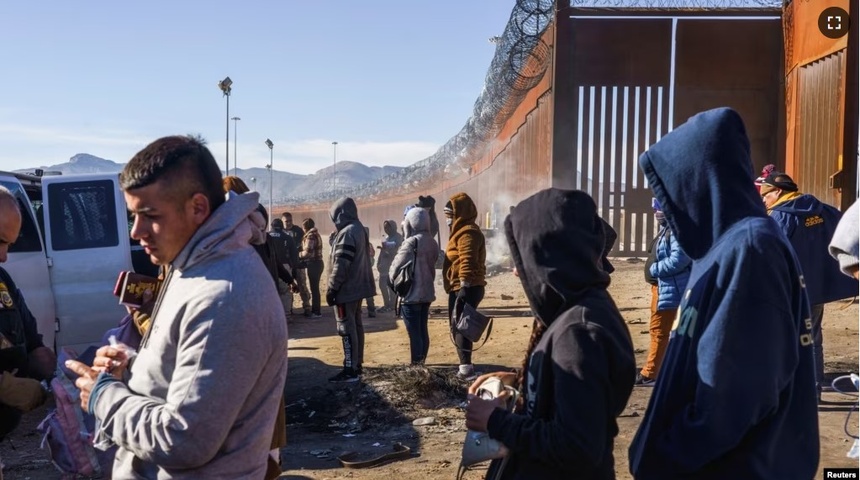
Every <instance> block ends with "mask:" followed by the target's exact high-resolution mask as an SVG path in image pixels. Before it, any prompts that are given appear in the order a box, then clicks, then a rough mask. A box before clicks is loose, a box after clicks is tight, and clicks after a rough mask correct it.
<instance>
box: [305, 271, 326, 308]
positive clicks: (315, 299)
mask: <svg viewBox="0 0 860 480" xmlns="http://www.w3.org/2000/svg"><path fill="white" fill-rule="evenodd" d="M322 273H323V261H322V260H314V261H312V262H310V263H308V283H309V284H310V289H311V312H312V313H315V314H317V315H319V314H320V278H322Z"/></svg>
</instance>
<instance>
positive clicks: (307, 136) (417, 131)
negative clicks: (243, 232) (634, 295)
mask: <svg viewBox="0 0 860 480" xmlns="http://www.w3.org/2000/svg"><path fill="white" fill-rule="evenodd" d="M513 5H514V2H513V0H509V1H499V0H465V1H464V0H438V1H432V2H418V1H395V0H362V1H360V2H359V1H310V2H309V1H292V0H290V1H287V0H281V1H274V0H272V1H268V2H264V1H244V2H237V1H232V2H226V1H221V0H209V1H205V2H204V1H165V0H150V1H148V2H118V1H104V0H93V1H86V2H61V1H58V0H57V1H47V2H2V3H0V45H3V48H2V49H0V65H3V68H2V69H0V72H2V101H0V145H2V148H0V169H18V168H27V167H34V166H41V165H52V164H56V163H61V162H64V161H67V160H68V159H69V157H71V156H72V155H74V154H76V153H90V154H93V155H96V156H99V157H103V158H108V159H110V160H114V161H117V162H125V161H127V160H128V159H129V158H130V157H131V156H132V155H134V153H135V152H137V151H138V150H139V149H141V148H142V147H143V146H145V145H146V143H148V142H150V141H152V140H154V139H155V138H158V137H160V136H164V135H171V134H182V133H199V134H201V135H203V137H204V138H206V139H207V140H208V141H209V145H210V148H211V149H212V151H213V153H214V154H215V157H216V159H217V160H218V162H219V164H221V165H223V163H224V150H225V149H224V140H225V128H226V125H225V121H226V119H225V101H224V98H223V96H222V94H221V92H220V90H219V89H218V87H217V82H218V81H219V80H221V79H222V78H224V77H225V76H228V75H229V76H230V78H232V79H233V81H234V85H233V94H232V96H231V98H230V116H231V117H233V116H239V117H241V120H240V121H239V122H238V138H239V143H238V148H239V152H238V157H239V167H240V168H245V167H261V166H264V165H265V164H266V163H268V160H269V152H268V148H267V147H266V146H265V145H264V143H263V142H264V141H265V139H266V138H271V139H272V141H273V142H274V143H275V149H274V158H275V168H276V169H278V170H286V171H292V172H295V173H312V172H314V171H316V170H319V169H320V168H324V167H327V166H329V165H330V164H331V161H332V145H331V142H332V140H337V141H338V143H339V144H338V160H353V161H360V162H363V163H366V164H368V165H379V166H381V165H408V164H411V163H414V162H416V161H418V160H421V159H422V158H424V157H426V156H427V155H430V154H431V153H433V152H434V151H435V150H436V148H438V147H439V146H440V145H442V144H443V143H444V142H445V141H447V140H448V138H450V137H451V136H452V135H454V134H455V133H457V132H458V131H459V129H460V128H461V127H462V126H463V124H464V123H465V121H466V119H467V118H468V117H469V115H470V113H471V110H472V106H473V103H474V101H475V99H477V97H478V96H479V94H480V93H481V89H482V87H483V82H484V76H485V75H486V72H487V68H488V66H489V64H490V61H491V59H492V56H493V53H494V49H495V46H494V45H493V44H491V43H490V42H489V41H488V39H489V37H492V36H495V35H500V34H501V32H502V31H503V30H504V27H505V24H506V23H507V20H508V17H509V16H510V12H511V9H512V8H513ZM230 161H231V168H232V166H233V122H232V121H231V122H230Z"/></svg>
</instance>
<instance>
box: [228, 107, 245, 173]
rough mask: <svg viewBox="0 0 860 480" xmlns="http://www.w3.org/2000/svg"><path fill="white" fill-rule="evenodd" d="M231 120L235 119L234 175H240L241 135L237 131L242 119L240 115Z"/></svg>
mask: <svg viewBox="0 0 860 480" xmlns="http://www.w3.org/2000/svg"><path fill="white" fill-rule="evenodd" d="M230 120H233V175H236V176H237V177H238V176H239V135H238V133H237V130H236V129H237V125H238V124H239V120H242V119H241V118H239V117H233V118H231V119H230Z"/></svg>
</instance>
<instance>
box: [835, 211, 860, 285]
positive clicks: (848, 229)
mask: <svg viewBox="0 0 860 480" xmlns="http://www.w3.org/2000/svg"><path fill="white" fill-rule="evenodd" d="M858 211H860V202H857V201H855V202H854V204H853V205H851V206H850V207H849V208H848V210H846V211H845V214H844V215H842V220H840V221H839V225H838V226H837V227H836V232H834V233H833V239H832V240H830V255H831V256H833V258H835V259H836V260H838V261H839V268H840V269H842V273H844V274H845V275H848V276H851V269H852V268H854V269H856V268H857V257H858V256H860V252H858V250H860V248H858V247H860V239H858V237H860V235H858V231H860V225H858V224H860V220H859V219H858Z"/></svg>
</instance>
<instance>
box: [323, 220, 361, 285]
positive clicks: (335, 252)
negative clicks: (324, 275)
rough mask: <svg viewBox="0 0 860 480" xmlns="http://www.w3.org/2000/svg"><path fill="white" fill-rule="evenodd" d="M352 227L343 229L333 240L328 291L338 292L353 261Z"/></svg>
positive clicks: (354, 245) (354, 242)
mask: <svg viewBox="0 0 860 480" xmlns="http://www.w3.org/2000/svg"><path fill="white" fill-rule="evenodd" d="M353 231H354V228H353V227H352V226H348V227H345V228H344V229H343V233H342V234H341V235H338V236H337V237H336V238H335V241H334V244H333V245H332V263H331V265H332V266H331V275H329V280H328V289H329V290H335V291H337V290H340V288H341V287H342V286H343V282H345V281H346V277H347V274H348V273H349V266H350V265H351V264H352V261H353V260H355V253H356V238H355V235H353Z"/></svg>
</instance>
